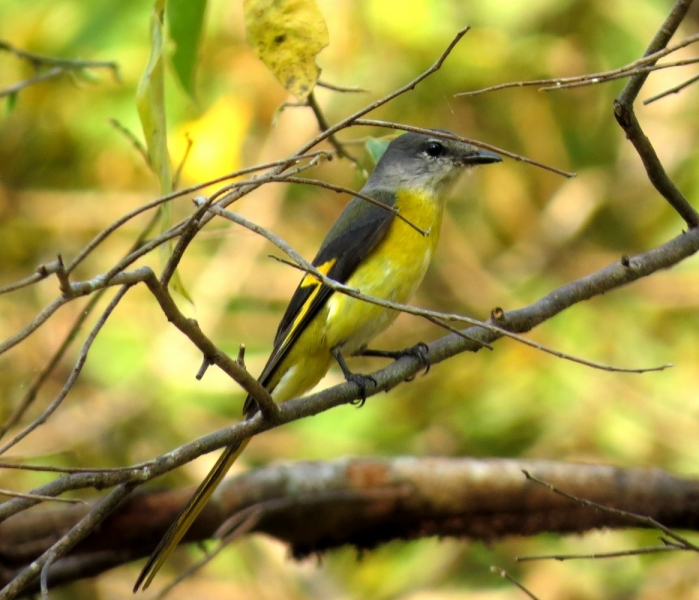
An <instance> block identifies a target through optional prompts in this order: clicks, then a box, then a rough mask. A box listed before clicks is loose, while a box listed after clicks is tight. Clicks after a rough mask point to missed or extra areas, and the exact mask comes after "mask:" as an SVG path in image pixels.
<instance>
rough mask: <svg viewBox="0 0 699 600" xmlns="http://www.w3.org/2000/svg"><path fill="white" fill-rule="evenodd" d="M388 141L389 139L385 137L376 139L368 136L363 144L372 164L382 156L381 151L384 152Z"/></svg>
mask: <svg viewBox="0 0 699 600" xmlns="http://www.w3.org/2000/svg"><path fill="white" fill-rule="evenodd" d="M390 141H391V140H387V139H386V138H381V139H378V138H372V137H370V138H369V139H368V140H367V141H366V142H365V143H364V146H365V148H366V150H367V152H368V153H369V158H371V161H372V163H373V164H374V165H375V164H376V163H377V162H379V159H380V158H381V157H382V156H383V153H384V152H386V148H388V144H389V143H390Z"/></svg>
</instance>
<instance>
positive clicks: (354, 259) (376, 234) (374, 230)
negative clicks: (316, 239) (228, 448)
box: [243, 190, 395, 416]
mask: <svg viewBox="0 0 699 600" xmlns="http://www.w3.org/2000/svg"><path fill="white" fill-rule="evenodd" d="M371 196H372V197H373V198H375V199H376V200H378V201H379V202H381V203H382V204H385V205H386V206H389V207H392V206H393V204H394V203H395V196H394V195H393V194H392V193H391V192H387V191H384V190H372V192H371ZM393 218H394V213H393V212H392V211H390V210H386V209H385V208H382V207H380V206H376V205H375V204H371V203H370V202H368V201H366V200H362V199H361V198H354V199H353V200H352V201H351V202H350V203H349V204H348V205H347V207H346V208H345V210H344V211H343V212H342V214H341V215H340V216H339V218H338V219H337V221H336V222H335V224H334V225H333V226H332V228H331V229H330V231H329V232H328V234H327V235H326V236H325V240H324V241H323V243H322V245H321V247H320V250H319V251H318V254H317V256H316V257H315V258H314V259H313V263H312V264H313V266H315V267H318V268H320V269H322V267H323V266H324V265H327V264H328V263H331V264H332V266H331V267H330V268H329V269H328V270H327V276H328V277H329V278H330V279H334V280H335V281H338V282H339V283H345V282H346V281H347V280H348V279H349V278H350V276H351V275H352V273H354V271H355V269H356V268H357V266H358V265H359V264H360V263H361V261H362V260H363V259H364V258H365V257H366V256H367V254H369V252H371V250H373V249H374V248H375V247H376V245H377V244H378V243H379V242H380V241H381V240H382V239H383V237H384V235H386V232H387V231H388V228H389V227H390V225H391V222H392V221H393ZM332 261H334V262H332ZM319 285H320V284H318V283H316V284H314V285H306V286H303V287H302V286H301V285H299V287H297V288H296V292H294V295H293V296H292V298H291V301H290V302H289V305H288V306H287V308H286V312H285V313H284V316H283V317H282V320H281V322H280V323H279V328H278V329H277V334H276V336H275V338H274V349H273V350H272V354H271V356H270V357H269V360H268V361H267V364H266V365H265V368H264V369H263V371H262V374H261V375H260V378H259V381H260V383H261V384H262V385H267V384H268V383H269V380H270V378H271V377H272V375H273V374H274V371H275V369H276V368H277V366H278V365H279V363H280V362H281V361H282V359H283V358H284V357H285V356H286V355H287V353H288V352H289V350H290V349H291V348H292V347H293V345H294V343H295V342H296V340H297V339H298V337H299V336H300V335H301V333H302V332H303V331H304V330H305V329H306V327H307V326H308V324H309V323H310V322H311V320H312V319H313V317H315V316H316V315H317V314H318V311H320V310H321V308H323V306H324V305H325V303H326V302H327V301H328V299H329V298H330V296H331V295H332V294H333V290H332V289H330V288H329V287H327V286H324V285H323V286H321V289H320V290H319V291H317V293H315V295H314V296H313V299H312V301H311V303H310V305H308V306H306V304H307V302H308V300H309V298H310V297H311V296H312V295H313V294H314V292H316V290H317V288H318V286H319ZM302 311H304V312H303V317H302V318H301V319H300V320H298V322H296V321H297V318H298V316H299V314H301V312H302ZM255 410H256V406H255V403H254V401H253V399H252V398H251V397H250V396H248V398H247V399H246V400H245V405H244V406H243V414H245V415H246V416H249V415H251V414H254V412H255Z"/></svg>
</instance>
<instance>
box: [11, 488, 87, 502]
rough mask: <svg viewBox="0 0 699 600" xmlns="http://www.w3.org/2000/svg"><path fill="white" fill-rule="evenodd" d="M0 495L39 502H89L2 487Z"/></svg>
mask: <svg viewBox="0 0 699 600" xmlns="http://www.w3.org/2000/svg"><path fill="white" fill-rule="evenodd" d="M0 496H9V497H11V498H27V499H29V500H38V501H39V502H62V503H64V504H87V502H85V500H80V499H77V498H54V497H53V496H42V495H41V494H29V493H25V492H15V491H14V490H5V489H2V488H0Z"/></svg>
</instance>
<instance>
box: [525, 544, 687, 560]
mask: <svg viewBox="0 0 699 600" xmlns="http://www.w3.org/2000/svg"><path fill="white" fill-rule="evenodd" d="M687 550H689V548H685V547H684V546H680V545H677V544H673V545H671V546H668V545H664V546H649V547H647V548H635V549H632V550H619V551H617V552H594V553H592V554H532V555H531V556H515V561H517V562H528V561H533V560H558V561H561V562H563V561H565V560H581V559H598V558H618V557H622V556H640V555H643V554H659V553H661V552H678V551H687Z"/></svg>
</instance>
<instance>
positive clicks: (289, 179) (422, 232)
mask: <svg viewBox="0 0 699 600" xmlns="http://www.w3.org/2000/svg"><path fill="white" fill-rule="evenodd" d="M280 182H287V183H298V184H301V185H314V186H316V187H321V188H324V189H326V190H332V191H333V192H337V193H338V194H349V195H351V196H354V197H356V198H361V199H362V200H366V201H367V202H369V203H370V204H373V205H374V206H378V207H379V208H382V209H384V210H386V211H388V212H391V213H393V214H394V215H396V218H398V219H400V220H401V221H403V222H404V223H405V224H406V225H408V226H410V227H412V228H413V229H414V230H415V231H417V232H418V233H419V234H420V235H422V236H425V237H426V236H428V235H430V232H429V231H425V230H424V229H421V228H420V227H418V226H417V225H415V223H412V222H411V221H409V220H408V219H406V218H405V217H404V216H403V215H402V214H400V210H398V209H397V208H396V207H395V206H388V205H387V204H384V203H383V202H379V201H378V200H377V199H376V198H372V197H371V196H367V195H366V194H362V193H361V192H357V191H355V190H353V189H351V188H348V187H344V186H342V185H335V184H333V183H328V182H326V181H319V180H318V179H308V178H306V177H292V176H289V177H284V178H283V179H281V180H280Z"/></svg>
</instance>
